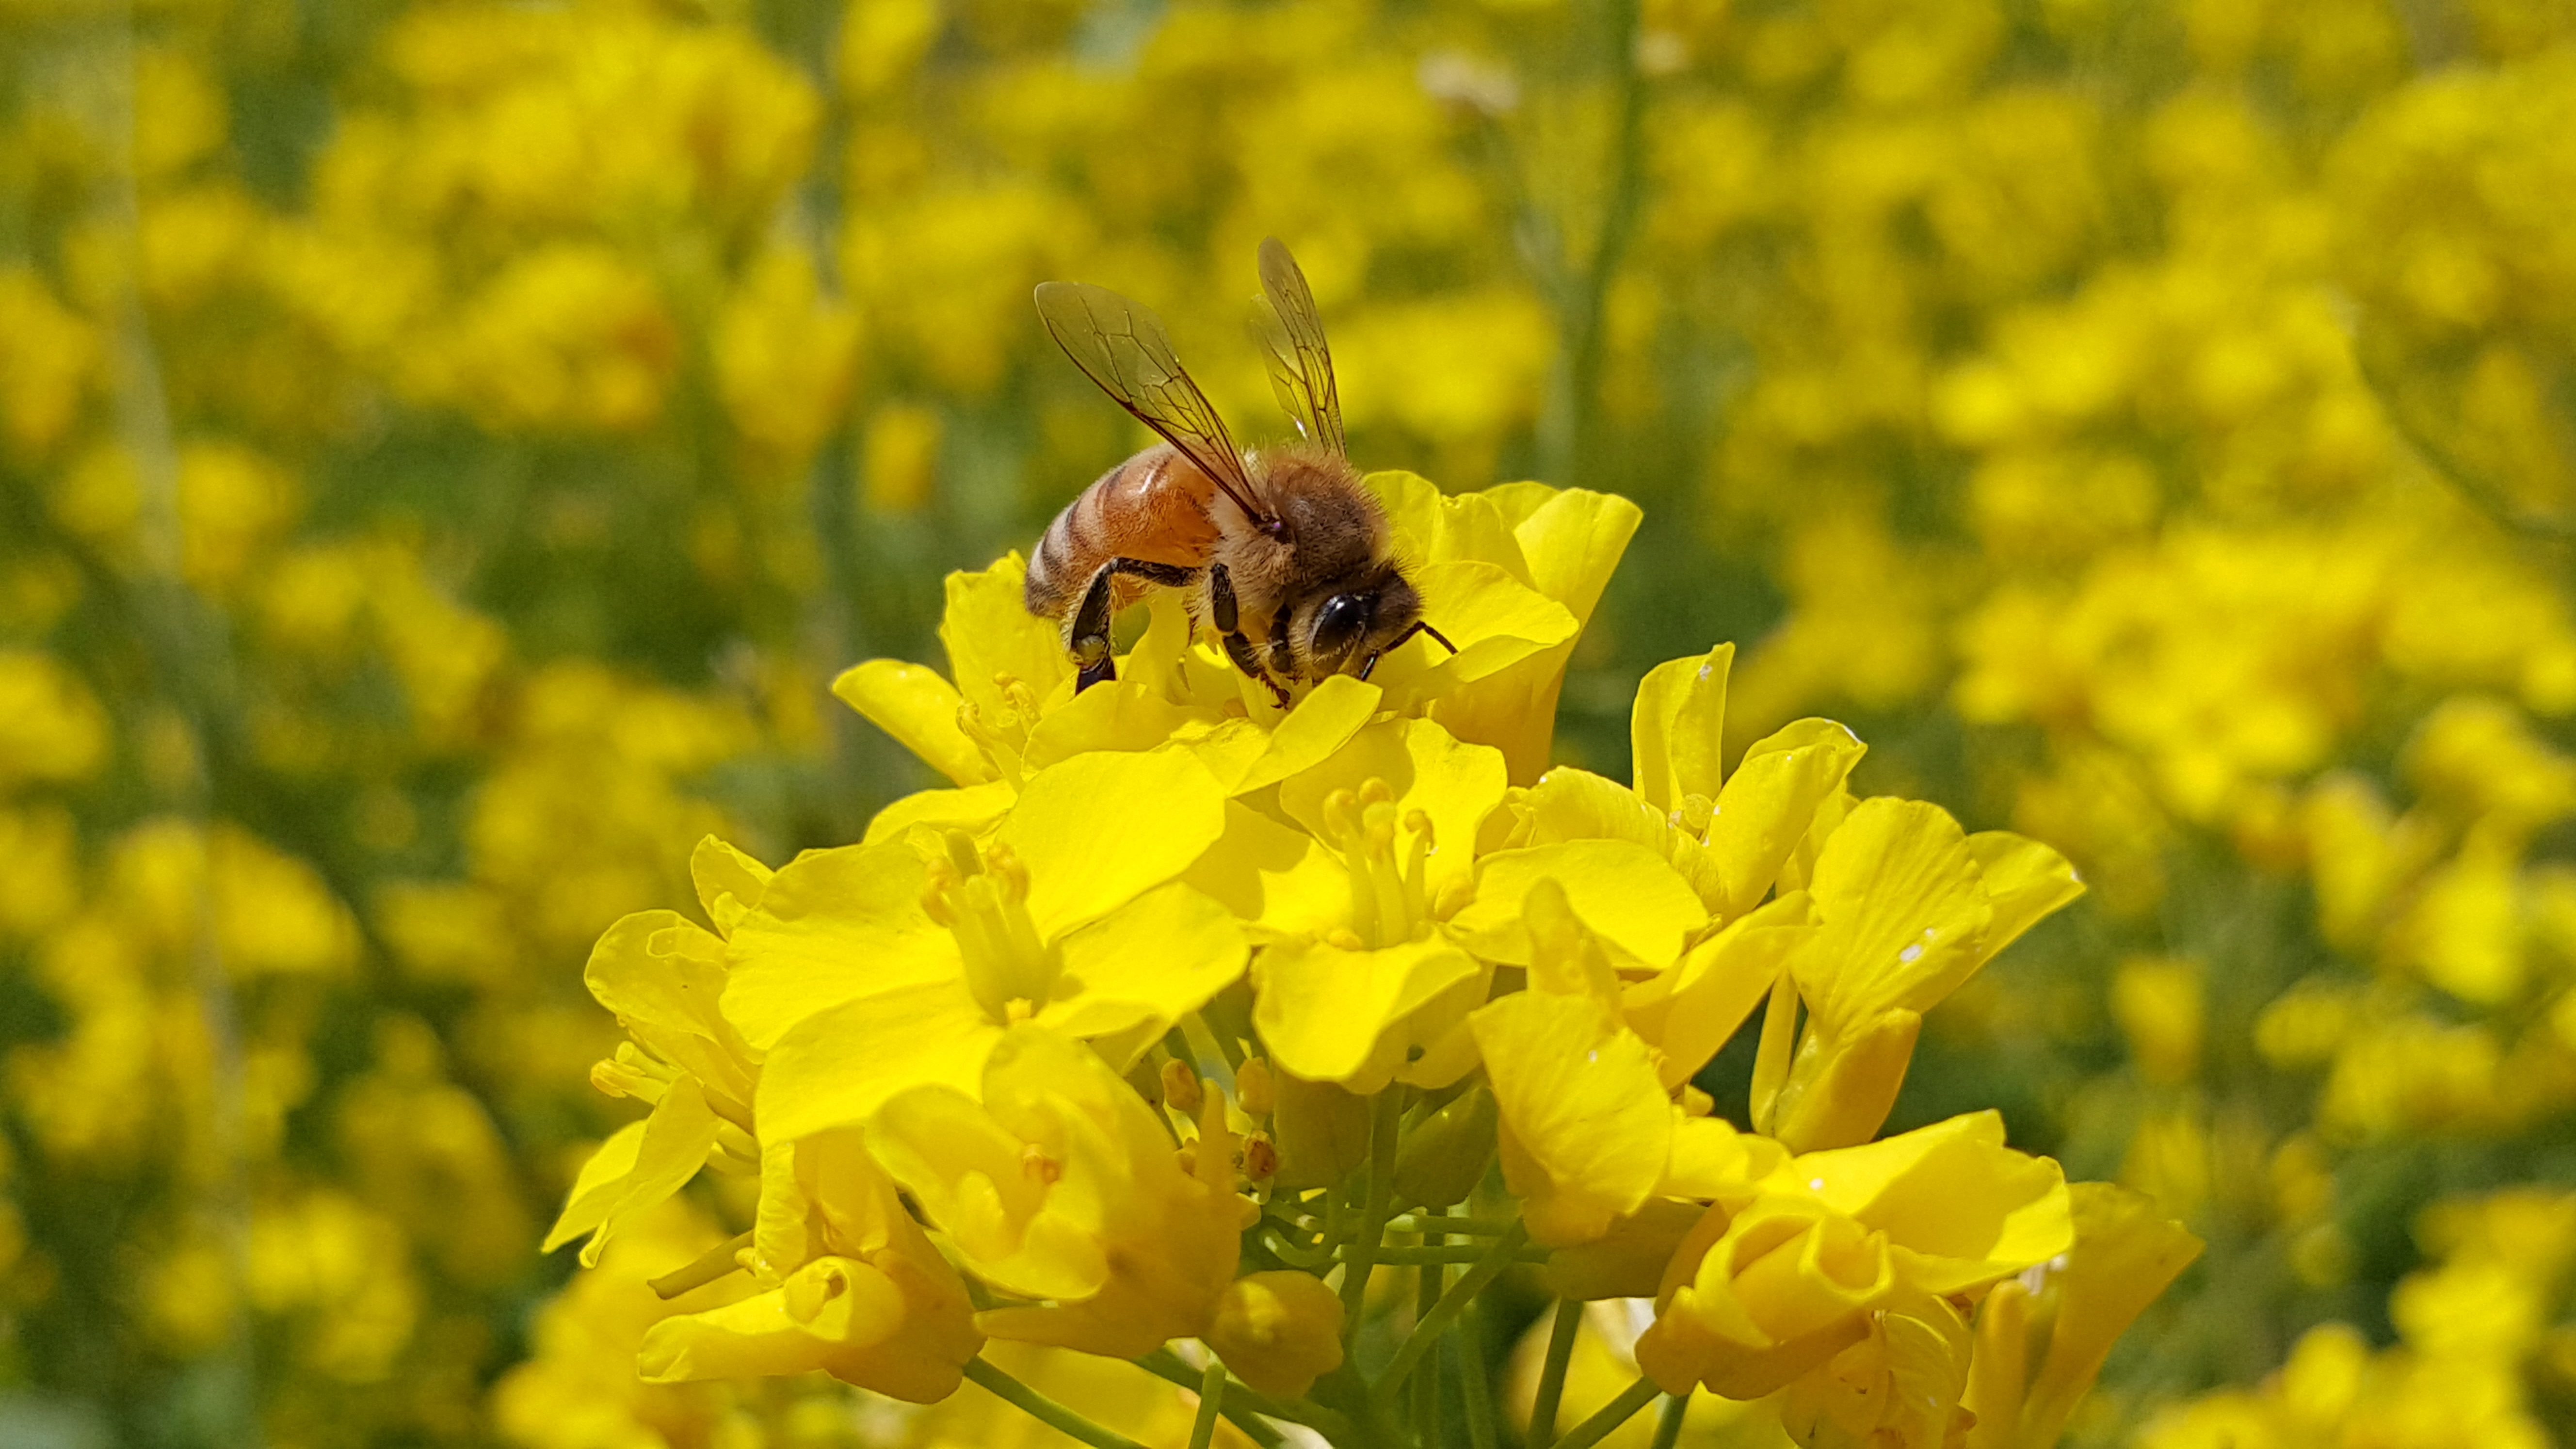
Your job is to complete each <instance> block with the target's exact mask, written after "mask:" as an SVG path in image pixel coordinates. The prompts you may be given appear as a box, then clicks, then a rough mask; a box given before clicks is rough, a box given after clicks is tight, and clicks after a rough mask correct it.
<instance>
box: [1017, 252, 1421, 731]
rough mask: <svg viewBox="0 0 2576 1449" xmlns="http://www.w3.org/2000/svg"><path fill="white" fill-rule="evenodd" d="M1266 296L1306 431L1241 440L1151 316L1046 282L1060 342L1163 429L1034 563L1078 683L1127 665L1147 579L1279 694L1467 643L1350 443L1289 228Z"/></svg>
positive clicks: (1096, 290)
mask: <svg viewBox="0 0 2576 1449" xmlns="http://www.w3.org/2000/svg"><path fill="white" fill-rule="evenodd" d="M1261 291H1262V296H1263V299H1264V300H1265V302H1266V303H1267V304H1268V305H1267V308H1266V316H1265V317H1264V319H1263V324H1264V325H1263V333H1264V339H1263V340H1264V343H1265V348H1264V351H1265V353H1266V360H1267V361H1268V363H1269V368H1270V382H1271V387H1272V389H1273V390H1274V391H1275V392H1276V393H1277V394H1278V397H1279V403H1280V406H1281V407H1283V408H1285V409H1286V410H1287V412H1288V416H1289V418H1290V419H1291V420H1292V421H1293V422H1295V424H1296V426H1297V431H1298V434H1299V440H1298V441H1297V442H1294V443H1291V444H1288V445H1286V446H1284V447H1276V448H1263V449H1259V450H1257V451H1244V450H1238V449H1237V448H1236V447H1235V445H1234V440H1233V438H1232V437H1230V436H1229V435H1228V434H1227V433H1226V430H1225V422H1224V420H1223V419H1221V418H1219V417H1218V416H1217V412H1216V409H1215V408H1214V407H1213V406H1212V405H1210V404H1209V402H1208V400H1207V395H1206V394H1205V393H1202V392H1200V391H1199V387H1198V384H1197V383H1195V382H1192V381H1191V380H1190V375H1189V374H1188V373H1187V372H1185V371H1183V370H1182V368H1181V364H1180V361H1179V359H1178V358H1177V357H1175V356H1174V355H1173V353H1172V342H1171V337H1170V335H1169V334H1168V333H1166V332H1165V331H1164V330H1163V323H1162V319H1161V318H1159V317H1156V316H1155V315H1154V313H1153V312H1152V310H1150V309H1149V308H1147V307H1145V306H1143V305H1141V304H1139V303H1136V302H1133V301H1130V300H1128V299H1127V298H1125V297H1122V296H1120V295H1118V294H1117V293H1115V292H1112V291H1109V290H1107V289H1106V288H1102V287H1094V286H1089V285H1086V284H1084V283H1080V282H1048V283H1045V284H1043V285H1041V286H1040V287H1039V288H1038V290H1037V304H1038V316H1039V317H1040V318H1041V319H1042V320H1043V321H1044V322H1045V323H1046V327H1047V331H1048V332H1050V333H1052V334H1053V335H1054V337H1055V340H1056V345H1058V346H1060V347H1062V348H1063V349H1064V351H1065V355H1066V356H1067V357H1070V358H1072V359H1073V364H1074V366H1076V367H1079V368H1081V369H1082V370H1083V372H1084V373H1085V374H1086V375H1087V376H1089V377H1090V379H1091V380H1092V381H1093V382H1095V383H1098V384H1099V385H1100V389H1101V391H1103V392H1106V393H1108V394H1109V396H1110V397H1111V398H1113V399H1115V400H1116V401H1117V403H1118V405H1119V406H1120V407H1123V408H1125V409H1126V410H1127V411H1128V412H1130V413H1133V414H1134V415H1135V416H1136V419H1137V420H1138V421H1139V422H1142V423H1143V424H1144V425H1145V426H1147V427H1149V428H1151V429H1153V430H1154V431H1155V432H1156V433H1158V434H1160V435H1161V436H1162V439H1163V441H1162V442H1160V443H1157V444H1155V445H1154V446H1152V447H1149V448H1147V449H1145V450H1144V451H1143V452H1141V453H1138V454H1137V455H1136V456H1134V457H1132V458H1129V459H1128V460H1127V461H1126V462H1124V463H1121V464H1119V465H1118V466H1117V467H1115V468H1112V469H1110V470H1109V471H1108V472H1106V473H1104V474H1102V475H1100V478H1099V480H1098V481H1097V482H1094V483H1093V484H1092V485H1091V486H1090V487H1088V488H1085V489H1084V490H1082V492H1081V494H1080V495H1079V496H1077V497H1076V498H1075V499H1074V500H1073V501H1072V502H1071V503H1069V504H1067V505H1065V509H1064V511H1063V512H1062V513H1059V514H1057V515H1056V516H1055V522H1053V523H1051V524H1049V525H1048V526H1047V531H1046V534H1045V536H1044V537H1042V538H1040V539H1039V540H1038V547H1037V552H1036V553H1035V554H1034V555H1033V556H1032V557H1031V558H1030V560H1029V574H1028V588H1027V593H1026V602H1027V604H1028V610H1029V612H1030V613H1032V614H1035V615H1037V616H1039V617H1040V618H1046V619H1053V620H1055V621H1056V623H1057V625H1058V627H1059V628H1061V629H1062V630H1063V633H1064V645H1065V651H1066V653H1068V654H1070V655H1071V656H1072V658H1073V662H1074V666H1075V669H1076V675H1075V683H1074V688H1075V689H1076V690H1077V691H1080V690H1084V689H1088V688H1090V687H1091V686H1092V685H1095V684H1098V683H1100V682H1102V681H1103V680H1109V679H1115V678H1116V677H1117V666H1116V664H1115V663H1114V662H1113V661H1112V660H1111V658H1110V652H1109V623H1110V620H1111V618H1112V617H1113V616H1114V615H1115V614H1116V613H1117V611H1118V610H1119V609H1121V608H1123V607H1125V606H1126V605H1128V604H1130V603H1133V602H1134V601H1135V600H1136V599H1138V598H1140V597H1142V596H1143V594H1144V592H1145V591H1146V590H1147V589H1149V588H1168V589H1182V590H1186V591H1187V601H1188V608H1189V613H1190V618H1191V620H1192V622H1193V626H1194V627H1195V626H1196V625H1197V624H1200V623H1204V624H1205V625H1207V626H1208V627H1210V628H1211V629H1212V630H1213V631H1214V632H1215V634H1216V637H1217V641H1218V643H1220V644H1221V645H1223V646H1224V648H1225V654H1226V657H1227V658H1228V659H1231V660H1233V661H1234V665H1235V667H1236V668H1237V669H1240V670H1242V671H1243V672H1244V674H1245V675H1247V676H1249V677H1250V678H1252V679H1255V680H1258V681H1260V682H1261V683H1262V684H1264V685H1266V686H1268V688H1269V690H1270V692H1271V695H1272V697H1273V698H1274V699H1275V700H1277V701H1278V702H1279V703H1280V704H1282V705H1285V704H1286V703H1287V702H1288V691H1289V688H1290V686H1292V685H1297V684H1311V683H1314V682H1315V681H1317V680H1320V679H1322V678H1324V677H1325V676H1327V675H1331V674H1339V673H1355V674H1357V675H1358V676H1359V677H1360V678H1362V679H1366V678H1368V677H1369V673H1370V671H1372V670H1374V669H1376V668H1377V663H1378V660H1379V659H1380V658H1381V657H1383V656H1384V655H1385V654H1386V653H1387V652H1388V651H1389V650H1392V649H1394V648H1396V647H1397V646H1398V645H1401V644H1403V643H1404V642H1405V641H1406V640H1408V639H1411V638H1412V637H1413V636H1414V635H1416V634H1428V635H1429V636H1431V637H1432V638H1433V639H1435V640H1438V641H1439V643H1440V644H1441V645H1442V646H1443V647H1444V648H1447V649H1448V650H1449V651H1450V652H1451V653H1456V652H1457V646H1456V645H1453V644H1451V643H1450V642H1449V640H1448V639H1447V638H1446V637H1444V636H1443V635H1442V634H1441V633H1440V631H1439V630H1437V629H1435V628H1433V627H1431V625H1430V624H1429V623H1427V622H1425V621H1424V619H1423V617H1422V595H1421V593H1420V592H1419V591H1417V590H1416V589H1415V588H1414V586H1413V583H1412V581H1411V580H1410V579H1408V578H1406V577H1405V573H1404V569H1403V567H1402V566H1401V565H1400V564H1398V563H1397V562H1396V560H1395V559H1394V557H1393V556H1392V553H1391V551H1390V545H1389V541H1388V532H1389V530H1388V525H1387V518H1386V510H1385V509H1384V508H1382V507H1381V506H1379V504H1378V501H1377V498H1376V495H1374V494H1372V493H1371V492H1370V491H1369V490H1368V489H1367V488H1366V487H1365V486H1364V485H1362V484H1361V482H1360V475H1359V470H1358V469H1356V468H1353V467H1352V466H1351V462H1350V458H1349V457H1348V456H1347V454H1346V453H1345V450H1344V445H1343V437H1342V404H1341V396H1340V394H1339V393H1338V392H1337V391H1336V389H1335V386H1334V382H1333V358H1332V353H1331V352H1330V351H1329V350H1328V349H1327V348H1326V347H1325V345H1324V324H1323V322H1322V321H1321V320H1320V319H1319V318H1318V317H1317V316H1316V314H1315V297H1314V293H1312V292H1311V291H1309V290H1308V289H1307V286H1306V276H1305V273H1303V272H1301V271H1299V270H1298V268H1297V262H1296V259H1295V258H1293V257H1291V256H1289V255H1288V249H1287V248H1286V247H1284V246H1282V245H1280V244H1279V241H1278V239H1277V238H1276V237H1273V238H1271V239H1269V240H1266V241H1264V242H1263V243H1262V244H1261Z"/></svg>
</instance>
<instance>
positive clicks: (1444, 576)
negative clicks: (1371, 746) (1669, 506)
mask: <svg viewBox="0 0 2576 1449" xmlns="http://www.w3.org/2000/svg"><path fill="white" fill-rule="evenodd" d="M1367 481H1368V483H1369V486H1370V487H1372V488H1374V489H1375V490H1376V491H1377V493H1378V496H1379V497H1380V498H1381V499H1382V500H1383V501H1384V502H1385V503H1386V505H1387V513H1388V516H1389V519H1390V521H1391V522H1392V523H1393V524H1394V526H1395V531H1396V536H1397V538H1398V540H1399V547H1401V548H1403V549H1405V550H1407V552H1408V553H1409V554H1410V555H1411V556H1412V557H1414V558H1416V559H1418V560H1419V563H1418V564H1417V566H1416V567H1417V569H1418V573H1417V581H1418V582H1419V584H1420V585H1421V587H1422V591H1423V599H1424V617H1425V618H1428V619H1430V620H1431V621H1432V623H1433V624H1435V625H1437V626H1438V627H1439V628H1440V630H1441V631H1442V632H1443V633H1446V634H1448V636H1449V637H1450V638H1451V639H1452V640H1453V641H1455V642H1456V643H1457V645H1458V647H1459V654H1458V657H1457V658H1455V659H1452V660H1447V661H1443V662H1441V663H1438V664H1434V665H1432V666H1430V667H1429V668H1427V669H1426V670H1425V671H1424V672H1423V676H1422V680H1421V682H1419V683H1417V684H1414V685H1413V686H1412V688H1413V689H1414V691H1415V692H1416V693H1417V694H1418V695H1420V696H1423V697H1430V696H1432V695H1433V694H1434V693H1435V691H1436V693H1437V697H1436V698H1432V700H1431V704H1430V710H1429V712H1430V716H1431V718H1432V719H1434V720H1437V721H1438V722H1439V723H1440V724H1441V725H1442V726H1444V727H1445V728H1447V729H1448V731H1449V732H1450V733H1451V734H1453V735H1456V736H1457V737H1458V738H1460V739H1462V740H1472V741H1474V742H1476V743H1478V744H1486V745H1492V746H1494V747H1495V748H1497V749H1499V750H1501V751H1502V752H1503V758H1504V760H1505V762H1506V763H1507V764H1508V765H1509V767H1510V769H1511V776H1512V779H1513V781H1514V782H1515V783H1522V784H1525V783H1528V782H1530V781H1533V780H1536V779H1537V778H1538V777H1539V774H1540V773H1541V772H1542V771H1544V770H1545V769H1546V768H1547V765H1548V752H1549V748H1550V745H1551V743H1552V741H1553V739H1554V736H1555V728H1556V698H1557V692H1558V691H1559V690H1560V689H1561V688H1562V687H1563V686H1564V683H1565V665H1566V661H1567V660H1568V659H1569V658H1571V657H1572V655H1573V653H1574V640H1575V636H1576V635H1577V634H1579V633H1580V632H1581V631H1582V629H1583V626H1584V624H1585V623H1586V622H1587V621H1589V620H1590V619H1591V617H1592V610H1593V606H1594V605H1596V604H1598V603H1599V602H1600V599H1601V591H1602V589H1603V588H1605V587H1606V586H1607V585H1608V584H1609V582H1610V572H1611V570H1613V569H1615V568H1617V567H1618V564H1619V557H1620V555H1621V554H1623V553H1625V552H1626V551H1627V548H1628V540H1629V538H1630V537H1631V536H1632V535H1634V534H1635V533H1636V531H1637V525H1638V524H1639V523H1640V522H1641V521H1642V520H1643V518H1644V515H1643V514H1642V513H1641V512H1640V511H1639V510H1638V508H1637V505H1635V504H1633V503H1631V502H1629V501H1628V500H1627V499H1625V498H1621V497H1618V496H1617V495H1615V494H1607V493H1592V492H1587V491H1585V490H1583V489H1579V488H1576V489H1565V490H1562V491H1560V490H1557V489H1553V488H1549V487H1546V486H1544V485H1542V484H1537V483H1508V484H1504V485H1502V486H1501V487H1497V488H1489V489H1486V490H1485V491H1484V492H1482V493H1468V494H1452V495H1445V496H1444V495H1442V494H1441V493H1440V492H1438V490H1436V489H1434V488H1433V487H1432V486H1431V485H1430V484H1429V483H1427V482H1425V481H1424V480H1422V479H1420V478H1417V477H1415V476H1414V475H1412V474H1410V473H1373V474H1371V475H1369V478H1368V480H1367ZM1533 593H1534V594H1536V595H1537V596H1538V598H1537V599H1532V598H1531V597H1530V595H1531V594H1533ZM1542 603H1553V604H1554V605H1556V609H1555V610H1554V611H1553V615H1551V613H1550V611H1548V610H1546V609H1544V608H1543V607H1539V605H1540V604H1542ZM1559 621H1561V622H1559ZM1489 641H1490V642H1489ZM1389 664H1390V665H1391V666H1394V665H1396V664H1398V661H1395V660H1390V661H1389ZM1444 673H1445V675H1446V678H1445V679H1444V678H1442V676H1443V675H1444ZM1402 685H1403V680H1402V676H1401V675H1400V674H1398V673H1397V672H1396V671H1395V670H1394V669H1392V668H1391V669H1390V670H1389V671H1388V689H1389V691H1390V693H1391V694H1392V693H1393V692H1395V691H1397V690H1398V689H1399V688H1400V687H1401V686H1402Z"/></svg>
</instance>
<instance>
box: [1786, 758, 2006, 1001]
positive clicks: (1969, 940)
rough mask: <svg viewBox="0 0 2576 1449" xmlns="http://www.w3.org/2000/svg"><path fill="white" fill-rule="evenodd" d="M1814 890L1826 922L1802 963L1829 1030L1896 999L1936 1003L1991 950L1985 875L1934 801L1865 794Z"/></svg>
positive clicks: (1806, 988)
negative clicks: (1983, 948) (1982, 944)
mask: <svg viewBox="0 0 2576 1449" xmlns="http://www.w3.org/2000/svg"><path fill="white" fill-rule="evenodd" d="M1808 893H1809V895H1810V896H1812V897H1813V898H1814V901H1815V906H1816V915H1817V918H1818V920H1819V921H1820V923H1821V926H1820V929H1819V930H1818V931H1817V933H1816V936H1815V939H1814V940H1813V941H1811V942H1809V943H1808V946H1807V948H1806V949H1805V950H1804V951H1802V952H1800V953H1799V955H1798V958H1797V961H1796V963H1795V970H1796V971H1797V976H1798V989H1799V991H1800V993H1801V994H1803V995H1804V996H1805V997H1806V999H1807V1005H1808V1007H1809V1009H1810V1010H1812V1011H1813V1012H1814V1013H1815V1016H1816V1026H1815V1027H1814V1028H1813V1029H1815V1030H1821V1031H1822V1032H1824V1033H1825V1034H1826V1035H1829V1036H1830V1035H1835V1034H1839V1033H1841V1032H1843V1031H1847V1030H1851V1029H1855V1028H1857V1027H1858V1026H1859V1024H1860V1023H1862V1022H1864V1021H1866V1020H1868V1019H1869V1018H1870V1017H1872V1016H1875V1015H1876V1014H1877V1013H1879V1012H1881V1011H1885V1010H1888V1009H1890V1008H1893V1007H1900V1006H1901V1007H1905V1008H1908V1009H1910V1010H1913V1011H1918V1012H1921V1011H1929V1010H1931V1009H1932V1007H1933V1006H1934V1005H1935V1004H1936V1003H1938V1002H1939V1001H1940V1000H1941V998H1943V997H1944V996H1947V995H1948V994H1949V993H1950V992H1951V991H1952V990H1954V989H1956V988H1957V986H1958V985H1959V983H1960V982H1962V981H1965V980H1966V979H1967V978H1968V976H1969V974H1970V973H1971V972H1973V971H1975V970H1976V969H1977V967H1978V965H1979V964H1980V963H1981V962H1982V961H1983V959H1984V958H1983V957H1982V956H1981V955H1980V954H1979V951H1978V944H1979V941H1980V940H1981V938H1982V937H1983V935H1984V933H1985V930H1986V927H1987V925H1988V924H1989V923H1990V922H1991V921H1992V920H1993V918H1994V910H1993V908H1992V907H1991V906H1989V905H1988V904H1987V902H1986V895H1985V881H1984V875H1983V873H1982V872H1981V871H1980V870H1979V869H1978V865H1977V860H1976V857H1975V856H1973V855H1971V854H1970V853H1969V851H1968V846H1967V837H1966V835H1965V834H1964V833H1962V832H1961V831H1960V829H1959V823H1958V822H1957V821H1955V820H1953V819H1951V818H1950V814H1949V812H1948V811H1945V810H1943V809H1941V808H1940V807H1939V806H1937V805H1928V804H1925V803H1923V802H1921V801H1917V800H1898V799H1894V798H1891V797H1886V796H1881V797H1879V798H1876V799H1871V800H1864V801H1862V802H1861V804H1860V806H1859V808H1857V809H1855V810H1854V811H1852V813H1851V817H1850V818H1849V819H1848V820H1845V821H1844V822H1843V825H1842V828H1841V829H1839V830H1837V831H1835V832H1834V834H1833V837H1832V838H1831V839H1829V840H1828V841H1826V842H1825V848H1824V851H1823V853H1822V854H1821V855H1819V856H1818V858H1817V860H1816V871H1815V879H1814V881H1813V883H1812V884H1811V885H1810V887H1809V890H1808Z"/></svg>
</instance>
